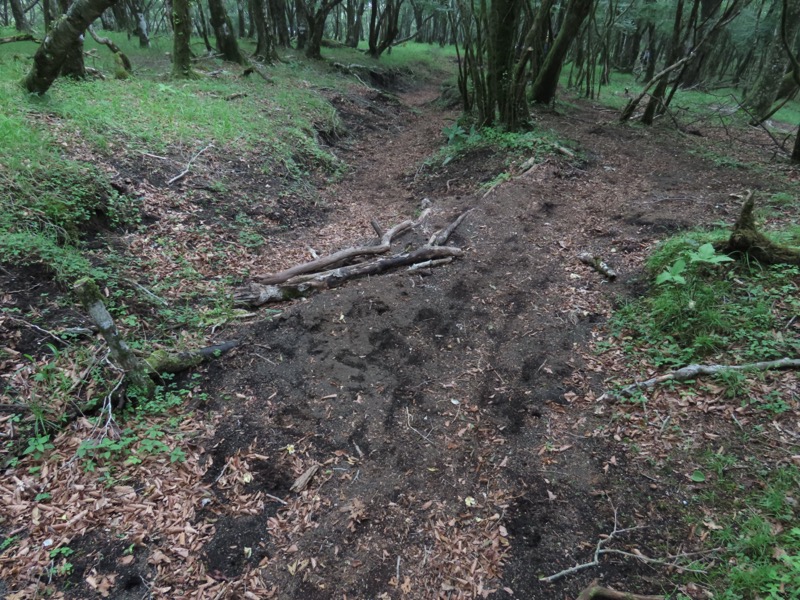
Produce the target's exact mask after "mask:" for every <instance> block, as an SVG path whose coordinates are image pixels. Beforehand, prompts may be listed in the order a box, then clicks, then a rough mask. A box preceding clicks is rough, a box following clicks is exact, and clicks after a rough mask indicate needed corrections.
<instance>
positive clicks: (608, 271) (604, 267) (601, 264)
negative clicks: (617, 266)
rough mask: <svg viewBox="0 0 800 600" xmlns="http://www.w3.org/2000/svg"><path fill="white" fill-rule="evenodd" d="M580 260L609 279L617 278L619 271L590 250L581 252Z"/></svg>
mask: <svg viewBox="0 0 800 600" xmlns="http://www.w3.org/2000/svg"><path fill="white" fill-rule="evenodd" d="M578 260H580V261H581V262H582V263H583V264H585V265H589V266H590V267H592V268H593V269H594V270H595V271H597V272H598V273H600V274H601V275H605V276H606V277H608V278H609V279H616V277H617V272H616V271H615V270H614V269H612V268H611V267H609V266H608V264H606V262H605V261H603V259H602V258H601V257H599V256H596V255H594V254H592V253H590V252H581V253H580V254H579V255H578Z"/></svg>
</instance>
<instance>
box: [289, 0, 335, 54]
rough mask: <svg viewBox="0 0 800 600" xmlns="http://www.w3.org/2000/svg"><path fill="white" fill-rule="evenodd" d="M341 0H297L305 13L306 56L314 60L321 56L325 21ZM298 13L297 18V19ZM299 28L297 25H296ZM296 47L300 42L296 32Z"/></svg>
mask: <svg viewBox="0 0 800 600" xmlns="http://www.w3.org/2000/svg"><path fill="white" fill-rule="evenodd" d="M341 1H342V0H321V1H320V2H319V4H317V3H316V2H312V3H311V4H306V3H305V2H304V1H303V0H297V6H298V8H299V6H300V5H302V7H303V8H302V10H303V13H304V14H305V20H306V26H307V28H308V29H307V31H308V39H307V40H306V41H307V43H306V48H305V51H306V57H307V58H310V59H314V60H319V59H321V58H322V36H323V34H324V33H325V21H326V20H327V18H328V15H329V14H330V12H331V11H332V10H333V9H334V8H335V7H336V6H337V5H339V3H341ZM299 16H300V15H298V19H299ZM298 30H299V25H298ZM297 37H298V48H299V47H300V46H299V43H300V35H299V32H298V36H297Z"/></svg>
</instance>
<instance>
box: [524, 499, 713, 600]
mask: <svg viewBox="0 0 800 600" xmlns="http://www.w3.org/2000/svg"><path fill="white" fill-rule="evenodd" d="M612 508H613V509H614V528H613V529H612V531H611V533H609V534H608V535H606V536H603V537H601V538H600V539H599V540H598V542H597V546H595V550H594V558H593V559H592V560H591V561H589V562H586V563H582V564H577V565H575V566H574V567H570V568H569V569H564V570H563V571H559V572H558V573H555V574H553V575H550V576H548V577H541V578H540V579H539V581H544V582H547V583H552V582H553V581H556V580H558V579H561V578H562V577H566V576H567V575H572V574H573V573H577V572H578V571H582V570H584V569H589V568H591V567H596V566H598V565H599V564H600V556H602V555H603V554H619V555H620V556H626V557H628V558H636V559H638V560H641V561H642V562H645V563H649V564H656V565H664V566H668V567H674V568H676V569H681V570H683V571H686V572H689V573H701V574H702V573H706V571H704V570H703V569H692V568H690V567H686V566H683V565H680V564H679V563H678V561H679V560H680V559H682V558H687V557H689V556H692V555H696V554H699V553H688V554H676V555H674V556H669V558H670V559H671V560H664V559H660V558H650V557H649V556H645V555H644V554H641V553H639V552H625V551H624V550H617V549H615V548H606V547H605V545H606V544H608V543H609V542H611V541H612V540H613V539H614V538H615V537H617V536H618V535H620V534H622V533H627V532H629V531H634V530H637V529H642V527H627V528H625V529H619V521H618V520H617V509H616V507H614V505H613V504H612ZM594 585H596V582H595V583H593V584H592V586H594ZM592 586H589V588H591V587H592ZM589 588H586V590H589ZM586 590H584V592H583V593H581V595H580V596H579V597H578V598H579V600H580V599H581V598H584V599H585V598H609V599H610V600H615V599H624V600H662V598H663V596H637V595H635V594H629V595H614V594H620V592H614V591H613V590H608V589H607V588H602V590H606V591H608V592H611V594H608V593H605V592H603V593H595V594H589V595H585V594H586Z"/></svg>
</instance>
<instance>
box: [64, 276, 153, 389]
mask: <svg viewBox="0 0 800 600" xmlns="http://www.w3.org/2000/svg"><path fill="white" fill-rule="evenodd" d="M73 290H74V291H75V293H76V294H77V296H78V299H79V300H80V302H81V304H82V305H83V308H84V309H85V310H86V312H87V313H89V317H90V318H91V319H92V321H93V322H94V324H95V325H97V328H98V329H99V330H100V333H101V334H102V335H103V337H104V338H105V340H106V343H107V344H108V348H109V350H110V352H111V358H112V359H113V360H114V362H115V363H116V365H117V366H118V367H119V368H121V369H122V370H123V371H124V372H125V378H126V380H127V381H128V383H129V384H130V385H131V386H132V387H134V388H136V390H137V391H138V392H139V393H140V394H142V395H143V396H144V397H147V398H149V397H152V395H153V393H154V392H155V387H156V386H155V383H154V382H153V380H152V379H151V378H150V373H149V367H148V366H147V363H146V362H144V361H143V360H142V359H141V358H139V357H138V356H136V355H135V354H134V353H133V351H132V350H131V349H130V347H129V346H128V344H126V343H125V340H123V339H122V336H120V334H119V331H117V326H116V325H115V324H114V319H112V318H111V315H110V314H109V312H108V310H106V307H105V304H104V303H103V296H102V294H101V293H100V288H98V287H97V284H96V283H95V281H94V280H93V279H91V278H89V277H84V278H83V279H81V280H79V281H78V282H77V283H75V286H74V287H73Z"/></svg>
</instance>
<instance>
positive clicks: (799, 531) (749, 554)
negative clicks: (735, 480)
mask: <svg viewBox="0 0 800 600" xmlns="http://www.w3.org/2000/svg"><path fill="white" fill-rule="evenodd" d="M798 489H800V470H798V469H797V468H796V467H782V468H779V469H776V470H775V471H774V472H773V473H771V474H769V475H768V476H767V480H766V481H765V486H764V489H763V490H762V491H761V492H759V493H757V494H755V495H753V496H751V497H748V498H745V497H742V498H739V499H738V500H737V502H736V504H737V509H738V510H737V511H736V512H735V513H734V514H733V515H731V516H729V517H728V518H727V519H726V521H727V522H726V523H725V524H724V526H723V527H722V528H721V529H720V530H717V531H714V532H713V533H712V536H711V538H710V541H709V543H710V544H714V545H718V546H721V547H722V554H723V555H722V556H721V557H720V561H719V565H720V566H718V567H717V568H715V569H713V570H712V571H711V572H710V573H709V574H708V576H706V577H705V578H704V579H703V580H702V583H703V584H704V585H705V586H706V587H708V588H710V589H711V590H712V591H713V592H714V597H715V598H722V599H723V600H742V599H755V598H761V599H764V600H767V599H769V600H785V599H797V598H800V527H798V526H797V523H798V515H797V501H798V498H797V490H798Z"/></svg>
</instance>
